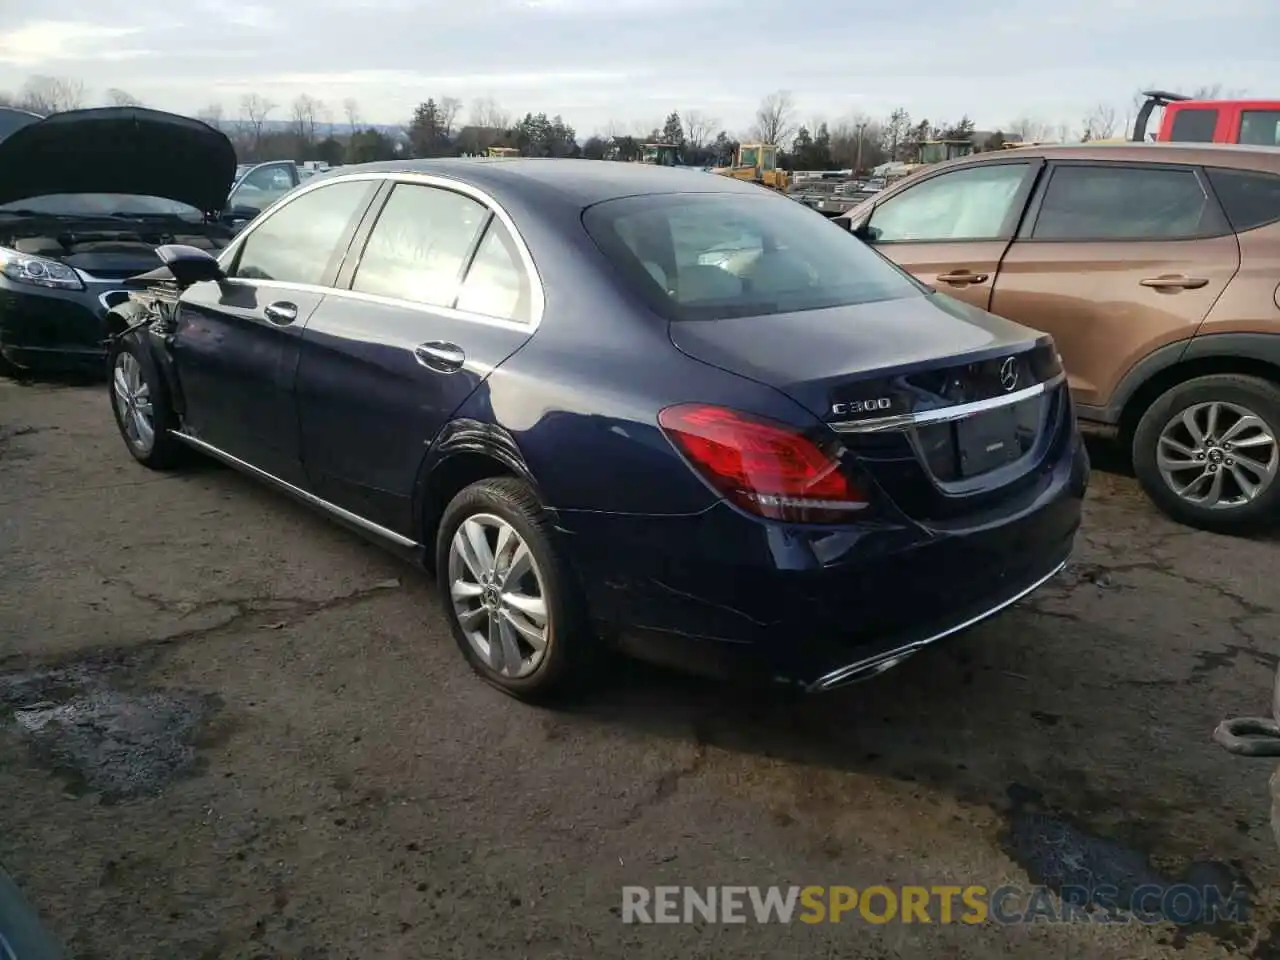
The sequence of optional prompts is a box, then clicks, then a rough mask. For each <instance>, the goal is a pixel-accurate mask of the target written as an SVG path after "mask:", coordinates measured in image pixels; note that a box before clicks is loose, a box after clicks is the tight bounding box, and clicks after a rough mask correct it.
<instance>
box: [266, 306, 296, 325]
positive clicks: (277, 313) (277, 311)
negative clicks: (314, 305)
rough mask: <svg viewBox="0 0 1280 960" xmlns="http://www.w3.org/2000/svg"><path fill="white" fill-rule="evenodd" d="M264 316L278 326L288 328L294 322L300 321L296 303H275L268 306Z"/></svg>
mask: <svg viewBox="0 0 1280 960" xmlns="http://www.w3.org/2000/svg"><path fill="white" fill-rule="evenodd" d="M262 313H263V315H264V316H265V317H266V318H267V319H268V320H270V321H271V322H272V323H274V324H276V325H277V326H281V327H287V326H288V325H289V324H291V323H293V321H295V320H297V319H298V305H297V304H296V303H287V302H285V301H284V300H279V301H277V302H275V303H269V304H267V307H266V309H265V310H263V311H262Z"/></svg>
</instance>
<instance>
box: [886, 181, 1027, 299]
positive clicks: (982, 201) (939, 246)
mask: <svg viewBox="0 0 1280 960" xmlns="http://www.w3.org/2000/svg"><path fill="white" fill-rule="evenodd" d="M1040 166H1041V163H1040V161H1038V160H1020V161H1009V162H1000V163H981V164H975V165H974V166H970V167H962V168H960V169H958V170H948V171H945V172H942V173H939V174H937V175H936V176H933V177H929V178H928V179H926V180H921V181H919V182H918V183H914V184H912V185H911V186H909V187H905V188H904V189H902V190H900V191H897V192H895V193H893V194H892V195H891V196H889V197H886V198H885V199H884V200H882V201H880V202H879V203H877V204H876V206H875V208H874V210H873V211H872V213H871V219H870V220H869V221H868V222H867V224H866V233H867V235H868V238H869V239H870V241H871V242H872V243H873V244H874V245H875V248H876V249H877V250H879V251H880V252H881V253H882V254H884V255H885V256H886V257H888V258H889V259H890V260H892V261H893V262H894V263H896V264H897V265H898V266H900V267H902V268H903V269H905V270H907V271H908V272H909V273H911V274H912V275H913V276H914V277H915V278H916V279H917V280H919V281H920V282H921V283H924V284H928V285H929V286H931V287H934V288H936V289H937V290H939V291H941V292H942V293H946V294H949V295H950V296H953V297H956V298H957V299H960V300H964V301H966V302H968V303H971V304H973V305H974V306H975V307H981V308H982V309H984V310H985V309H987V308H988V307H989V306H990V302H991V290H992V288H993V287H994V285H995V279H996V274H997V273H998V272H999V270H1000V261H1001V258H1003V256H1004V252H1005V250H1006V249H1008V246H1009V243H1010V241H1011V240H1012V238H1013V234H1014V231H1015V230H1016V229H1017V225H1018V220H1019V218H1020V217H1021V214H1022V210H1023V207H1024V206H1025V204H1026V199H1027V196H1028V195H1029V193H1030V190H1031V185H1032V182H1033V181H1034V179H1035V175H1036V172H1037V171H1038V170H1039V168H1040Z"/></svg>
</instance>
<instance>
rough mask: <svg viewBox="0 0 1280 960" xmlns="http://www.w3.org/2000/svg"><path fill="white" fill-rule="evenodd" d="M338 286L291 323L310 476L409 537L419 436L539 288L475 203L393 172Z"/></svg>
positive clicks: (517, 321) (469, 388)
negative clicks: (298, 338)
mask: <svg viewBox="0 0 1280 960" xmlns="http://www.w3.org/2000/svg"><path fill="white" fill-rule="evenodd" d="M369 221H373V218H372V217H370V218H369ZM358 242H359V241H357V243H358ZM340 286H344V287H349V289H348V290H340V291H336V292H334V293H332V294H330V295H329V296H327V297H326V298H325V300H324V302H323V303H322V304H321V306H320V308H319V309H318V310H317V311H316V312H315V314H314V315H313V316H312V318H311V320H310V322H309V323H308V324H307V328H306V330H305V331H304V332H303V347H302V358H301V362H300V365H299V369H298V409H299V421H300V424H301V431H302V457H303V461H304V462H305V464H306V470H307V478H308V482H309V487H310V489H312V490H314V491H315V492H316V493H317V494H318V495H319V496H321V497H324V498H325V499H326V500H328V501H330V502H331V503H334V504H337V505H338V506H341V507H343V508H345V509H347V510H350V511H351V512H352V513H355V514H357V515H359V516H361V517H363V518H365V519H366V520H370V521H372V522H374V523H377V524H379V525H381V526H383V527H386V528H388V529H390V530H393V531H396V532H397V533H401V534H403V535H405V536H409V535H410V534H411V532H412V531H413V529H414V523H413V514H412V510H413V495H414V488H415V485H416V483H417V479H418V474H419V470H420V468H421V466H422V464H423V461H424V459H425V457H426V454H427V451H428V449H429V448H430V447H431V444H432V442H433V441H434V440H435V438H436V436H437V434H438V433H439V432H440V430H441V429H442V428H443V427H444V426H445V425H446V424H447V423H448V422H449V420H450V418H451V417H452V416H453V415H454V413H455V411H457V409H458V408H459V407H461V406H462V404H463V403H464V402H465V401H466V400H467V398H468V397H470V396H471V394H472V393H473V392H474V391H475V390H476V389H477V388H478V387H480V386H481V384H482V383H483V381H484V380H485V378H486V377H487V376H488V375H489V373H490V372H491V371H492V370H493V369H494V368H495V367H497V366H498V365H499V364H501V363H502V362H503V361H504V360H505V359H506V358H507V357H509V356H510V355H511V354H512V353H514V352H515V351H516V350H518V349H519V348H520V347H521V346H522V345H523V344H524V343H525V341H526V340H528V339H529V337H530V336H531V335H532V333H533V327H534V323H535V322H536V319H537V312H538V311H539V310H540V309H541V307H540V300H538V299H536V295H535V290H536V286H535V284H534V282H533V278H532V276H531V274H530V273H529V271H528V270H527V268H526V265H525V262H524V260H523V258H522V257H521V255H520V251H519V248H518V247H517V245H516V241H515V239H514V238H513V237H512V236H511V234H510V232H509V231H508V230H507V229H506V228H505V227H504V226H503V224H502V222H501V221H500V220H499V219H497V218H496V217H494V216H493V214H492V213H491V211H490V210H489V209H488V207H486V206H485V205H484V204H482V203H480V202H479V201H477V200H475V199H473V198H472V197H470V196H467V195H465V194H462V193H458V192H455V191H452V190H445V189H441V188H438V187H432V186H426V185H424V184H414V183H398V184H396V185H395V187H394V189H393V190H392V191H391V192H390V194H389V195H388V197H387V200H386V204H385V206H384V207H383V208H382V210H381V212H380V213H379V214H378V216H377V218H376V222H374V225H373V227H372V230H371V232H370V233H369V237H368V240H367V242H366V243H365V244H364V247H363V250H361V251H360V252H359V253H358V254H357V252H356V251H355V250H353V252H352V255H351V257H350V258H349V262H348V264H347V266H346V267H344V269H343V275H342V277H341V278H340Z"/></svg>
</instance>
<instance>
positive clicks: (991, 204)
mask: <svg viewBox="0 0 1280 960" xmlns="http://www.w3.org/2000/svg"><path fill="white" fill-rule="evenodd" d="M1026 174H1027V165H1026V164H1025V163H988V164H981V165H979V166H975V167H970V168H968V169H966V170H956V171H954V172H952V173H944V174H941V175H939V176H936V177H932V178H930V179H928V180H926V181H924V182H923V183H920V184H917V185H916V186H914V187H909V188H908V189H906V190H904V191H903V192H902V193H900V194H898V195H897V196H896V197H890V198H889V199H888V200H886V201H884V203H882V204H880V205H879V206H878V207H876V209H875V212H874V213H873V214H872V215H871V223H870V226H871V228H872V233H871V235H872V238H873V239H874V240H875V242H876V243H896V242H903V241H912V240H917V241H920V240H994V239H996V238H997V237H999V236H1000V235H1001V232H1002V230H1003V228H1004V225H1005V220H1006V219H1007V218H1008V216H1009V213H1010V211H1011V210H1012V209H1013V202H1014V199H1015V198H1016V196H1017V194H1018V188H1019V187H1020V186H1021V185H1022V181H1023V178H1024V177H1025V176H1026Z"/></svg>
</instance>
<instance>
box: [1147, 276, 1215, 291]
mask: <svg viewBox="0 0 1280 960" xmlns="http://www.w3.org/2000/svg"><path fill="white" fill-rule="evenodd" d="M1138 282H1139V283H1140V284H1142V285H1143V286H1144V287H1151V288H1152V289H1153V290H1199V289H1200V288H1201V287H1207V286H1208V285H1209V281H1208V280H1206V279H1205V278H1204V277H1184V276H1182V275H1181V274H1169V275H1167V276H1163V277H1150V278H1148V279H1146V280H1139V281H1138Z"/></svg>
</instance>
